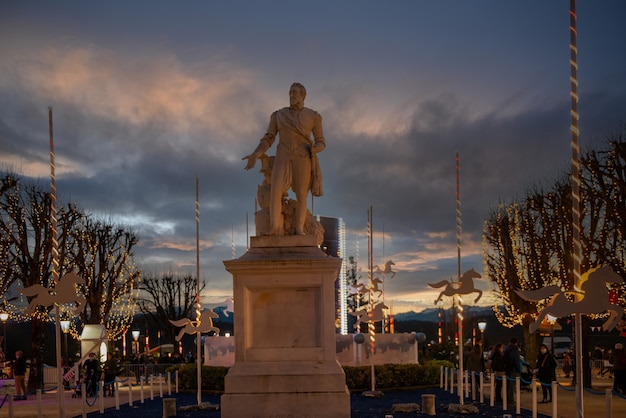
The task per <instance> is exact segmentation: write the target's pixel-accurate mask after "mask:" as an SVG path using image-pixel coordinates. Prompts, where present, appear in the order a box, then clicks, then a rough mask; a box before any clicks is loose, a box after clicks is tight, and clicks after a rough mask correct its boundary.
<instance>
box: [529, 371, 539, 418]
mask: <svg viewBox="0 0 626 418" xmlns="http://www.w3.org/2000/svg"><path fill="white" fill-rule="evenodd" d="M539 383H540V384H541V381H539ZM530 388H531V389H530V390H531V391H532V394H533V409H532V414H533V416H532V418H537V380H535V378H534V377H533V378H532V379H531V380H530Z"/></svg>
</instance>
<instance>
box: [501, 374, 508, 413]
mask: <svg viewBox="0 0 626 418" xmlns="http://www.w3.org/2000/svg"><path fill="white" fill-rule="evenodd" d="M508 384H509V378H508V376H507V375H506V374H505V375H504V376H502V410H503V411H506V410H507V408H508V401H509V392H508V389H507V386H508Z"/></svg>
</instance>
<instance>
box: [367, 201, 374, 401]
mask: <svg viewBox="0 0 626 418" xmlns="http://www.w3.org/2000/svg"><path fill="white" fill-rule="evenodd" d="M367 237H368V248H367V253H368V276H369V286H368V287H369V289H368V290H369V312H374V286H373V282H372V280H373V269H374V255H373V253H374V244H373V242H374V233H373V215H372V206H370V210H369V213H368V219H367ZM368 316H369V315H368ZM371 319H372V318H368V322H367V329H368V332H369V337H370V365H371V372H370V373H371V382H372V392H374V391H375V390H376V374H375V373H374V371H375V369H374V352H375V351H376V329H375V326H376V324H375V323H374V321H372V320H371Z"/></svg>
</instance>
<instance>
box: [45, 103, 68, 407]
mask: <svg viewBox="0 0 626 418" xmlns="http://www.w3.org/2000/svg"><path fill="white" fill-rule="evenodd" d="M48 127H49V131H50V235H52V279H53V281H54V287H55V288H56V286H57V284H58V283H59V241H58V240H57V236H58V232H57V187H56V175H55V165H54V135H53V133H52V132H53V130H52V107H48ZM54 313H55V315H54V316H55V319H54V325H55V326H54V328H55V331H54V333H55V334H54V335H55V339H56V351H57V358H56V360H57V388H58V390H57V395H58V397H59V416H60V417H64V416H65V391H64V390H63V387H64V386H63V368H62V367H61V318H60V309H59V305H58V304H56V303H55V304H54Z"/></svg>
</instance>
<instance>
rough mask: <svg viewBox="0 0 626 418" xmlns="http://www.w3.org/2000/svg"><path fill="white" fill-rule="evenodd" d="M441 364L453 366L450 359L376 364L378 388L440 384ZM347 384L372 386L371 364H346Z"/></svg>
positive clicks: (356, 386) (354, 387) (351, 388)
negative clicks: (421, 363) (419, 362)
mask: <svg viewBox="0 0 626 418" xmlns="http://www.w3.org/2000/svg"><path fill="white" fill-rule="evenodd" d="M441 366H444V367H453V364H452V363H450V362H448V361H442V360H431V361H427V362H426V363H425V364H424V365H420V364H384V365H380V366H374V373H375V377H376V382H375V383H376V388H377V389H392V388H402V387H418V386H434V385H438V384H439V376H440V370H441ZM343 369H344V371H345V373H346V385H347V386H348V389H350V390H360V389H362V390H366V389H368V388H371V386H372V383H371V373H370V372H371V366H357V367H353V366H344V368H343Z"/></svg>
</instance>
